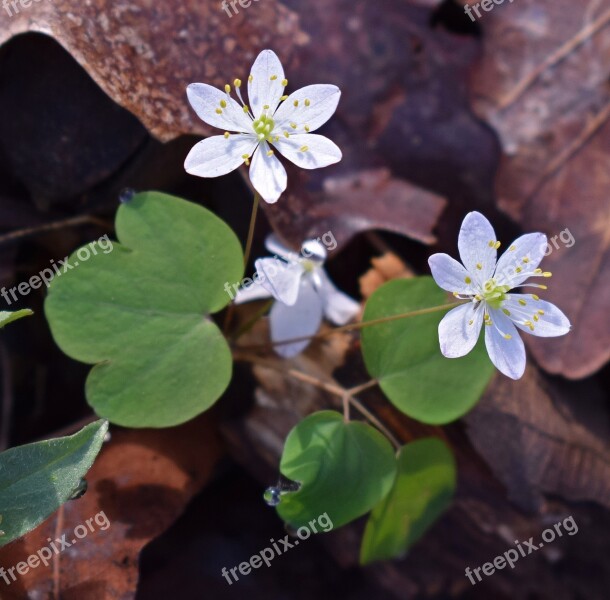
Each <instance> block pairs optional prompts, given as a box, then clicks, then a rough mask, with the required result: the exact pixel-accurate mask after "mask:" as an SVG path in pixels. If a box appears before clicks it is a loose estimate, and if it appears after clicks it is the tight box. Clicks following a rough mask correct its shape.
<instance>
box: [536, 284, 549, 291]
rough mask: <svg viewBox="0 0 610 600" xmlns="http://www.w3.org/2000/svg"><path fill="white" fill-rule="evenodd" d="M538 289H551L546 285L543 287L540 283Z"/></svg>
mask: <svg viewBox="0 0 610 600" xmlns="http://www.w3.org/2000/svg"><path fill="white" fill-rule="evenodd" d="M538 287H539V288H540V289H541V290H548V289H549V288H548V287H547V286H546V285H542V284H541V283H540V284H538Z"/></svg>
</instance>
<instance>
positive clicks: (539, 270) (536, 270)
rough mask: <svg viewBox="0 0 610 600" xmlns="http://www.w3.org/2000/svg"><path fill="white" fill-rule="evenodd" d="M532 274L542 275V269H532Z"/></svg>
mask: <svg viewBox="0 0 610 600" xmlns="http://www.w3.org/2000/svg"><path fill="white" fill-rule="evenodd" d="M534 273H536V275H540V273H542V269H534Z"/></svg>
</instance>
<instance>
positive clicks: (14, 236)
mask: <svg viewBox="0 0 610 600" xmlns="http://www.w3.org/2000/svg"><path fill="white" fill-rule="evenodd" d="M83 224H93V225H99V226H100V227H107V226H108V224H107V223H106V222H104V221H102V219H98V218H97V217H94V216H91V215H81V216H79V217H72V218H70V219H64V220H62V221H53V222H52V223H45V224H44V225H38V226H37V227H26V228H25V229H18V230H17V231H11V232H10V233H5V234H4V235H0V244H6V243H8V242H14V241H15V240H19V239H21V238H24V237H27V236H29V235H35V234H37V233H43V232H45V231H54V230H56V229H63V228H64V227H72V226H74V225H83Z"/></svg>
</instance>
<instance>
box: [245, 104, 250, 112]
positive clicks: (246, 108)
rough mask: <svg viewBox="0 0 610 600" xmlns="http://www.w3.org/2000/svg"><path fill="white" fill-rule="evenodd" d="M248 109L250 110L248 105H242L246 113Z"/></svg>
mask: <svg viewBox="0 0 610 600" xmlns="http://www.w3.org/2000/svg"><path fill="white" fill-rule="evenodd" d="M249 110H250V109H249V108H248V106H247V105H244V112H245V113H248V112H249Z"/></svg>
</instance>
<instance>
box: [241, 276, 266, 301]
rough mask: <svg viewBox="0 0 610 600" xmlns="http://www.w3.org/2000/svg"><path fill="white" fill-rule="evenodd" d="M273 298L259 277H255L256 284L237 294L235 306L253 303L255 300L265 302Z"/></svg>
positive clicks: (244, 288)
mask: <svg viewBox="0 0 610 600" xmlns="http://www.w3.org/2000/svg"><path fill="white" fill-rule="evenodd" d="M271 297H272V296H271V294H270V293H269V291H268V290H266V289H265V287H264V286H263V285H262V284H261V283H260V282H259V281H258V277H255V278H254V283H251V284H250V285H248V286H247V287H243V288H240V289H239V290H237V294H235V304H243V303H244V302H252V301H254V300H264V299H266V298H271Z"/></svg>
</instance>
